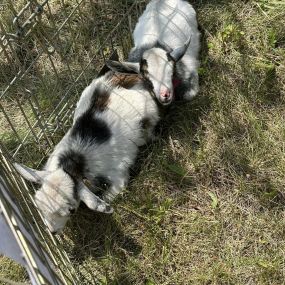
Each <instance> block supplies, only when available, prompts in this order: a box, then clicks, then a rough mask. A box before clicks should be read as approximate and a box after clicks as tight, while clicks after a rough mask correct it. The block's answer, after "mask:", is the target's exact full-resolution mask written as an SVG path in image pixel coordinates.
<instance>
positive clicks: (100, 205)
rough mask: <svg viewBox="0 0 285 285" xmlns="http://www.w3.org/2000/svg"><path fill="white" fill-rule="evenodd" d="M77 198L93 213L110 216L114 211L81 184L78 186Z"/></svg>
mask: <svg viewBox="0 0 285 285" xmlns="http://www.w3.org/2000/svg"><path fill="white" fill-rule="evenodd" d="M79 198H80V200H81V201H82V202H84V203H85V204H86V206H87V207H88V208H89V209H91V210H93V211H96V212H102V213H106V214H111V213H113V211H114V209H113V208H112V207H111V206H110V205H109V204H107V203H106V202H105V201H103V200H102V199H100V198H99V197H97V196H96V195H95V194H94V193H92V192H91V191H90V190H89V189H88V188H87V187H86V186H85V185H84V184H83V183H81V185H80V189H79Z"/></svg>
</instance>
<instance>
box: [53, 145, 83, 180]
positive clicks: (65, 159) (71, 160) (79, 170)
mask: <svg viewBox="0 0 285 285" xmlns="http://www.w3.org/2000/svg"><path fill="white" fill-rule="evenodd" d="M58 166H59V167H61V168H62V169H63V170H64V171H65V172H66V173H68V174H69V175H70V176H71V177H72V178H74V179H77V178H82V177H83V175H84V170H85V167H86V163H85V157H84V156H83V155H82V154H80V153H78V152H76V151H73V150H67V151H65V152H63V153H62V154H60V156H59V165H58Z"/></svg>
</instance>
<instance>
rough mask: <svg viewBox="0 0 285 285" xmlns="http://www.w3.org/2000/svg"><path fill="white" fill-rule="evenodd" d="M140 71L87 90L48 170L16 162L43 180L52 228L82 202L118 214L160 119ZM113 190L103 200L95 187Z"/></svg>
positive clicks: (44, 208) (41, 197)
mask: <svg viewBox="0 0 285 285" xmlns="http://www.w3.org/2000/svg"><path fill="white" fill-rule="evenodd" d="M146 83H147V82H146V80H145V79H143V78H142V77H141V76H138V75H125V76H122V75H119V76H118V75H117V76H114V73H113V72H108V73H107V74H106V75H104V76H102V77H100V78H98V79H96V80H94V81H93V82H92V83H91V84H90V85H89V86H88V87H86V88H85V90H84V91H83V93H82V96H81V98H80V100H79V102H78V104H77V107H76V110H75V115H74V122H73V126H72V127H71V129H70V130H69V131H68V132H67V133H66V135H65V136H64V137H63V139H62V140H61V141H60V142H59V143H58V144H57V145H56V147H55V149H54V151H53V152H52V154H51V155H50V157H49V159H48V161H47V163H46V165H45V168H44V170H41V171H38V170H34V169H31V168H28V167H27V166H24V165H21V164H17V163H15V168H16V169H17V171H18V172H19V173H20V174H21V175H22V176H23V177H24V178H25V179H27V180H29V181H32V182H35V183H39V184H41V188H40V189H39V190H38V191H37V192H36V195H35V201H36V204H37V206H38V208H39V209H40V211H41V212H42V214H43V217H44V219H45V221H46V223H47V225H48V227H49V229H50V231H51V232H53V233H57V232H59V231H60V230H62V229H63V227H64V226H65V224H66V222H67V220H68V218H69V217H70V215H71V213H73V212H74V211H75V210H76V209H77V207H78V205H79V203H80V201H83V202H84V203H85V204H86V205H87V206H88V207H89V208H90V209H92V210H95V211H99V212H104V213H112V212H113V209H112V208H111V206H109V205H108V204H107V203H106V202H105V201H104V200H106V201H111V200H112V199H113V198H114V197H115V196H116V195H117V194H118V193H120V192H121V191H122V189H123V188H124V187H125V185H126V183H127V182H128V178H129V168H130V166H132V165H133V163H134V161H135V158H136V155H137V152H138V147H139V146H141V145H143V144H145V143H146V142H147V140H148V139H150V138H151V137H152V132H153V129H154V127H155V125H156V124H157V122H158V120H159V114H158V108H157V105H156V102H155V100H154V97H153V96H151V93H150V91H149V90H148V88H147V86H148V85H147V84H146ZM100 186H102V187H107V188H108V190H107V191H105V193H104V194H103V199H104V200H101V199H100V198H99V197H98V196H96V195H95V194H94V193H93V192H91V191H90V189H91V190H94V191H95V192H96V189H98V188H100Z"/></svg>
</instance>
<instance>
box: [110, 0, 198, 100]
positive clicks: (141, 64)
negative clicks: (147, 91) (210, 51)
mask: <svg viewBox="0 0 285 285" xmlns="http://www.w3.org/2000/svg"><path fill="white" fill-rule="evenodd" d="M133 37H134V44H135V46H134V48H133V49H132V50H131V51H130V54H129V59H128V60H129V62H124V63H122V64H120V63H118V62H113V63H111V64H110V65H109V67H110V68H111V69H112V70H114V71H119V72H124V73H128V72H130V70H129V69H131V72H138V73H139V72H141V73H142V75H143V76H145V77H147V78H149V79H150V81H151V82H152V85H153V91H154V93H155V95H156V97H157V99H158V100H159V102H160V103H162V104H163V105H168V104H170V103H171V102H172V100H173V98H174V96H173V94H174V93H175V94H179V95H180V96H183V98H184V99H186V100H190V99H191V98H193V97H194V96H195V95H196V94H197V92H198V90H199V76H198V71H197V69H198V67H199V60H198V55H199V49H200V33H199V31H198V25H197V20H196V12H195V10H194V9H193V7H192V6H191V5H190V4H189V3H188V2H187V1H184V0H152V1H150V3H149V4H148V5H147V7H146V9H145V11H144V13H143V14H142V15H141V17H140V18H139V21H138V23H137V25H136V27H135V30H134V33H133ZM173 80H174V81H175V83H178V86H177V88H175V90H174V87H173V85H174V84H173Z"/></svg>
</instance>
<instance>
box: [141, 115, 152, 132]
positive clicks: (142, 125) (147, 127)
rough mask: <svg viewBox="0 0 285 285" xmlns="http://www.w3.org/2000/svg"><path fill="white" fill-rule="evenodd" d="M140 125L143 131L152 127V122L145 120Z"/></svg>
mask: <svg viewBox="0 0 285 285" xmlns="http://www.w3.org/2000/svg"><path fill="white" fill-rule="evenodd" d="M140 125H141V127H142V129H144V130H147V129H149V128H150V127H151V121H150V119H149V118H147V117H146V118H143V119H142V120H141V121H140Z"/></svg>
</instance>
